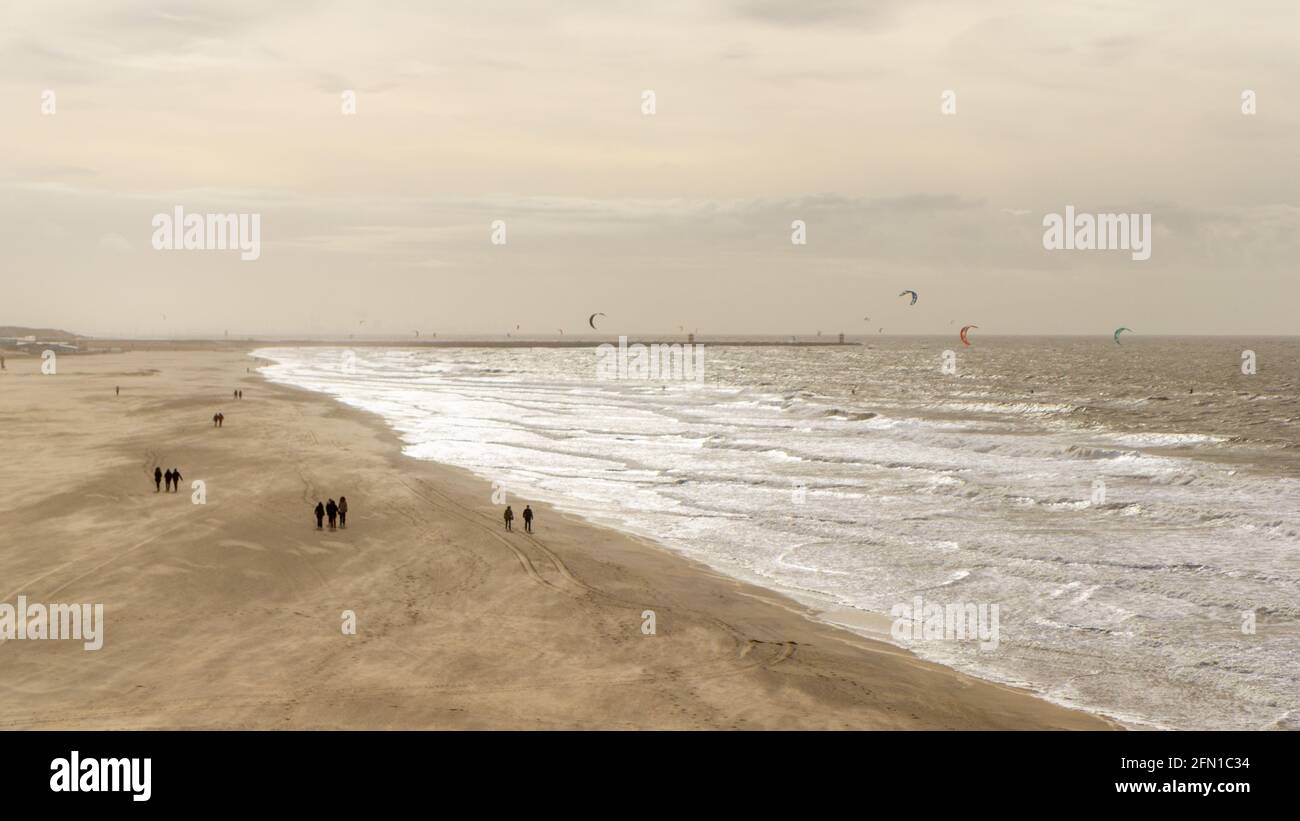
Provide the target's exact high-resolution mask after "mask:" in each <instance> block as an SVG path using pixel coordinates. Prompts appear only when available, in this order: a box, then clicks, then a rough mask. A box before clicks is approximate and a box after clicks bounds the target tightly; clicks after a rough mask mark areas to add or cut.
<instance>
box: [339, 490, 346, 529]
mask: <svg viewBox="0 0 1300 821" xmlns="http://www.w3.org/2000/svg"><path fill="white" fill-rule="evenodd" d="M347 526H348V497H346V496H340V497H339V527H341V528H346V527H347Z"/></svg>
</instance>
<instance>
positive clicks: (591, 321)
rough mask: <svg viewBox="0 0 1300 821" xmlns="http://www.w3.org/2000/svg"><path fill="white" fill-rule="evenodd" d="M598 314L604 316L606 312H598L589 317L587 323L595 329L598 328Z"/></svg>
mask: <svg viewBox="0 0 1300 821" xmlns="http://www.w3.org/2000/svg"><path fill="white" fill-rule="evenodd" d="M598 316H604V314H602V313H599V312H597V313H594V314H592V315H591V316H589V317H587V324H588V325H590V326H591V329H592V330H593V331H594V330H596V317H598Z"/></svg>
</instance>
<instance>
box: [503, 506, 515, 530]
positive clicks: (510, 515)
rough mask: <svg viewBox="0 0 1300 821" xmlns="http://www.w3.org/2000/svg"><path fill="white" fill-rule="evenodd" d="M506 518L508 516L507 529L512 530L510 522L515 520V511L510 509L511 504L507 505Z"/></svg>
mask: <svg viewBox="0 0 1300 821" xmlns="http://www.w3.org/2000/svg"><path fill="white" fill-rule="evenodd" d="M505 518H506V530H510V529H511V527H510V523H511V522H513V521H514V520H515V512H514V511H513V510H511V509H510V505H506V512H505Z"/></svg>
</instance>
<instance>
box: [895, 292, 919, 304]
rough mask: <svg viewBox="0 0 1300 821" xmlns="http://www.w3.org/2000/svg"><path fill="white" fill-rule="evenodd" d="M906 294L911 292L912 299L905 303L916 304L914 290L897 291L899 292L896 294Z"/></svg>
mask: <svg viewBox="0 0 1300 821" xmlns="http://www.w3.org/2000/svg"><path fill="white" fill-rule="evenodd" d="M906 294H911V295H912V301H911V302H909V303H907V304H908V305H915V304H916V298H917V293H916V291H899V292H898V295H899V296H904V295H906Z"/></svg>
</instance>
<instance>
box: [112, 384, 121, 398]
mask: <svg viewBox="0 0 1300 821" xmlns="http://www.w3.org/2000/svg"><path fill="white" fill-rule="evenodd" d="M113 395H114V396H121V395H122V386H121V385H117V386H116V387H114V388H113Z"/></svg>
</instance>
